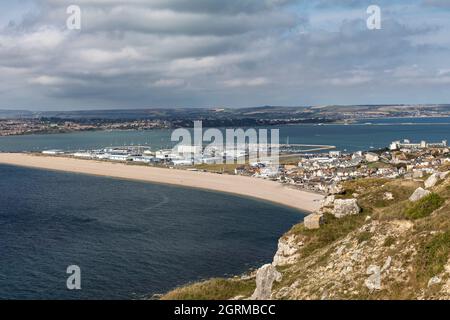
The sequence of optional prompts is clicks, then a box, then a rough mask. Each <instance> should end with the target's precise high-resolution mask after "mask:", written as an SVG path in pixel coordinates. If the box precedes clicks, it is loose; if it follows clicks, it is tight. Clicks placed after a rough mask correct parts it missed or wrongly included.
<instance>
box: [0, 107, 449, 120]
mask: <svg viewBox="0 0 450 320" xmlns="http://www.w3.org/2000/svg"><path fill="white" fill-rule="evenodd" d="M388 116H399V117H407V116H450V105H356V106H312V107H311V106H307V107H302V106H299V107H283V106H263V107H254V108H240V109H234V108H226V107H225V108H222V107H216V108H149V109H129V110H128V109H122V110H86V111H43V112H32V111H26V110H20V111H13V110H0V118H2V119H14V118H55V119H67V120H83V119H84V120H85V119H102V120H142V119H146V120H169V121H173V120H189V121H192V120H202V119H210V120H221V119H233V120H239V119H255V120H258V119H264V120H266V119H280V120H286V119H312V118H325V119H329V120H351V119H355V118H363V117H388Z"/></svg>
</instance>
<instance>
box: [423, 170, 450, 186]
mask: <svg viewBox="0 0 450 320" xmlns="http://www.w3.org/2000/svg"><path fill="white" fill-rule="evenodd" d="M448 174H449V172H436V173H433V174H432V175H431V176H430V177H429V178H428V179H427V180H425V188H426V189H430V188H433V187H434V186H436V184H437V183H438V182H439V181H441V180H443V179H445V178H446V177H447V176H448Z"/></svg>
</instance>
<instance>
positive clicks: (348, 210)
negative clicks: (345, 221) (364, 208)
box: [333, 199, 361, 218]
mask: <svg viewBox="0 0 450 320" xmlns="http://www.w3.org/2000/svg"><path fill="white" fill-rule="evenodd" d="M360 212H361V208H360V207H359V206H358V201H357V200H356V199H337V200H336V201H334V209H333V215H334V216H335V217H336V218H342V217H345V216H348V215H355V214H358V213H360Z"/></svg>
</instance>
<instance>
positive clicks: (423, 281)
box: [163, 168, 450, 299]
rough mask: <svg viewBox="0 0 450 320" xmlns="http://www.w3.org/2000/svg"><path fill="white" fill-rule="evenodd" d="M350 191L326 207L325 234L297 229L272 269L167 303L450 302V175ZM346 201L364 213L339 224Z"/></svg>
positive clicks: (363, 183) (188, 290)
mask: <svg viewBox="0 0 450 320" xmlns="http://www.w3.org/2000/svg"><path fill="white" fill-rule="evenodd" d="M443 169H447V168H443ZM425 180H427V182H426V183H424V182H425ZM430 180H431V183H430ZM426 186H427V187H428V188H425V187H426ZM343 187H344V190H343V191H342V192H341V194H338V195H334V196H331V197H329V198H328V199H327V200H326V201H325V203H324V205H323V208H322V209H321V214H322V215H321V216H320V217H321V219H320V228H318V229H308V228H307V227H306V226H305V225H304V224H303V223H302V224H298V225H296V226H294V227H293V228H292V229H291V230H290V231H289V232H288V233H286V234H285V235H284V236H283V237H282V238H281V239H280V242H279V249H278V252H277V253H276V255H275V257H274V261H273V263H272V264H270V265H266V266H263V267H262V268H261V269H259V270H258V272H256V271H254V272H252V273H251V274H249V275H245V276H242V277H235V278H233V279H212V280H208V281H205V282H202V283H196V284H192V285H188V286H186V287H182V288H177V289H175V290H173V291H172V292H169V293H167V294H166V295H164V296H163V299H249V298H251V299H269V298H270V299H450V261H449V253H450V175H443V174H441V175H440V176H439V174H438V178H435V176H433V177H431V178H429V177H424V178H422V179H414V180H405V179H397V180H382V179H364V180H358V181H354V182H349V183H346V184H345V185H344V186H343ZM418 188H423V189H419V191H417V192H416V193H415V191H416V190H417V189H418ZM425 189H426V190H425ZM413 193H415V196H417V195H418V194H420V196H419V197H416V199H414V201H412V200H410V197H411V195H412V194H413ZM417 198H420V200H418V199H417ZM340 199H344V201H349V202H351V201H355V200H351V199H356V201H355V203H357V207H359V208H358V209H360V211H359V213H355V212H353V213H352V214H348V215H344V216H342V217H341V218H336V206H337V203H338V202H339V201H342V200H340ZM345 199H349V200H345ZM336 200H337V202H336ZM333 203H334V204H333ZM333 206H334V209H333ZM340 209H341V208H340ZM317 222H319V220H317ZM318 224H319V223H318ZM317 227H319V225H317ZM255 288H257V290H256V291H255Z"/></svg>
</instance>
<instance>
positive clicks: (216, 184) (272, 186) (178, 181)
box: [0, 153, 323, 212]
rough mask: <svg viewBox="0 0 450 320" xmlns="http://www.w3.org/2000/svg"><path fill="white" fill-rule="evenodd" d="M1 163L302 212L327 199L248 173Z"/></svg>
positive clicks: (28, 159)
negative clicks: (249, 200) (168, 187)
mask: <svg viewBox="0 0 450 320" xmlns="http://www.w3.org/2000/svg"><path fill="white" fill-rule="evenodd" d="M0 164H5V165H13V166H19V167H28V168H37V169H45V170H55V171H63V172H72V173H80V174H88V175H95V176H104V177H112V178H119V179H127V180H136V181H146V182H151V183H161V184H168V185H176V186H182V187H189V188H197V189H204V190H211V191H217V192H223V193H228V194H235V195H239V196H244V197H249V198H254V199H259V200H263V201H268V202H272V203H275V204H278V205H283V206H286V207H290V208H293V209H297V210H299V211H302V212H314V211H316V210H317V209H319V207H320V201H321V200H322V199H323V196H322V195H319V194H315V193H312V192H307V191H302V190H297V189H293V188H289V187H286V186H283V185H281V184H280V183H277V182H274V181H269V180H263V179H257V178H251V177H244V176H233V175H218V174H213V173H206V172H192V171H186V170H176V169H164V168H154V167H142V166H130V165H126V164H122V163H109V162H100V161H95V160H79V159H73V158H63V157H52V156H49V157H47V156H34V155H31V154H24V153H0Z"/></svg>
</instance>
